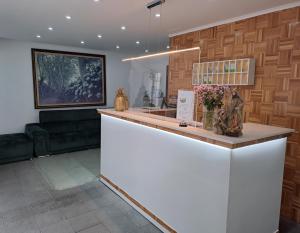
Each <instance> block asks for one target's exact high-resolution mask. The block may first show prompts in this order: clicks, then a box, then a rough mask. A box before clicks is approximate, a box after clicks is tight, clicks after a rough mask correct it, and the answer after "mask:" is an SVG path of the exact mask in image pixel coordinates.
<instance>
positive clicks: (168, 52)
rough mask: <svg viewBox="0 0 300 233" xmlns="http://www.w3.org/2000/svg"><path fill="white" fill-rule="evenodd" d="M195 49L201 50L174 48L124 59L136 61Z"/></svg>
mask: <svg viewBox="0 0 300 233" xmlns="http://www.w3.org/2000/svg"><path fill="white" fill-rule="evenodd" d="M195 50H200V47H193V48H188V49H180V50H172V51H167V52H160V53H153V54H149V55H145V56H139V57H131V58H125V59H123V60H122V61H136V60H141V59H146V58H152V57H158V56H164V55H169V54H175V53H184V52H189V51H195Z"/></svg>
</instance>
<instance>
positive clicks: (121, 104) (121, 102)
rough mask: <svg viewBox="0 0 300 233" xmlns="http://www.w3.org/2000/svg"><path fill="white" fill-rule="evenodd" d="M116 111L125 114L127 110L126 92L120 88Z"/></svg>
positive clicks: (117, 95) (116, 98) (116, 100)
mask: <svg viewBox="0 0 300 233" xmlns="http://www.w3.org/2000/svg"><path fill="white" fill-rule="evenodd" d="M115 110H116V111H118V112H123V111H125V110H126V99H125V95H124V90H123V89H122V88H119V89H118V90H117V94H116V97H115Z"/></svg>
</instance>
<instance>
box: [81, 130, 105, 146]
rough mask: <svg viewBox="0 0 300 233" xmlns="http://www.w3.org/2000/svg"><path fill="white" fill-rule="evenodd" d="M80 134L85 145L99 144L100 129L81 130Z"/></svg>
mask: <svg viewBox="0 0 300 233" xmlns="http://www.w3.org/2000/svg"><path fill="white" fill-rule="evenodd" d="M80 134H81V135H82V137H83V138H84V140H85V143H86V145H88V146H92V145H94V146H95V145H100V129H98V130H97V129H91V130H85V131H81V132H80Z"/></svg>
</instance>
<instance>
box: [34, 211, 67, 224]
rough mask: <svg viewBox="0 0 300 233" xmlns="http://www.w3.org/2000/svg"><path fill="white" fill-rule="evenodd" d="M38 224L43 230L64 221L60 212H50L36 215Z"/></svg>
mask: <svg viewBox="0 0 300 233" xmlns="http://www.w3.org/2000/svg"><path fill="white" fill-rule="evenodd" d="M35 219H36V223H37V225H38V227H39V228H40V229H43V228H45V227H47V226H50V225H52V224H55V223H57V222H61V221H63V220H64V217H63V215H62V214H61V213H60V212H59V210H56V209H54V210H50V211H48V212H45V213H42V214H37V215H35Z"/></svg>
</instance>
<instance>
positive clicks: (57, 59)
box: [31, 49, 106, 109]
mask: <svg viewBox="0 0 300 233" xmlns="http://www.w3.org/2000/svg"><path fill="white" fill-rule="evenodd" d="M31 54H32V71H33V84H34V100H35V108H36V109H45V108H65V107H84V106H103V105H106V57H105V55H97V54H87V53H75V52H65V51H56V50H44V49H32V50H31Z"/></svg>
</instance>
